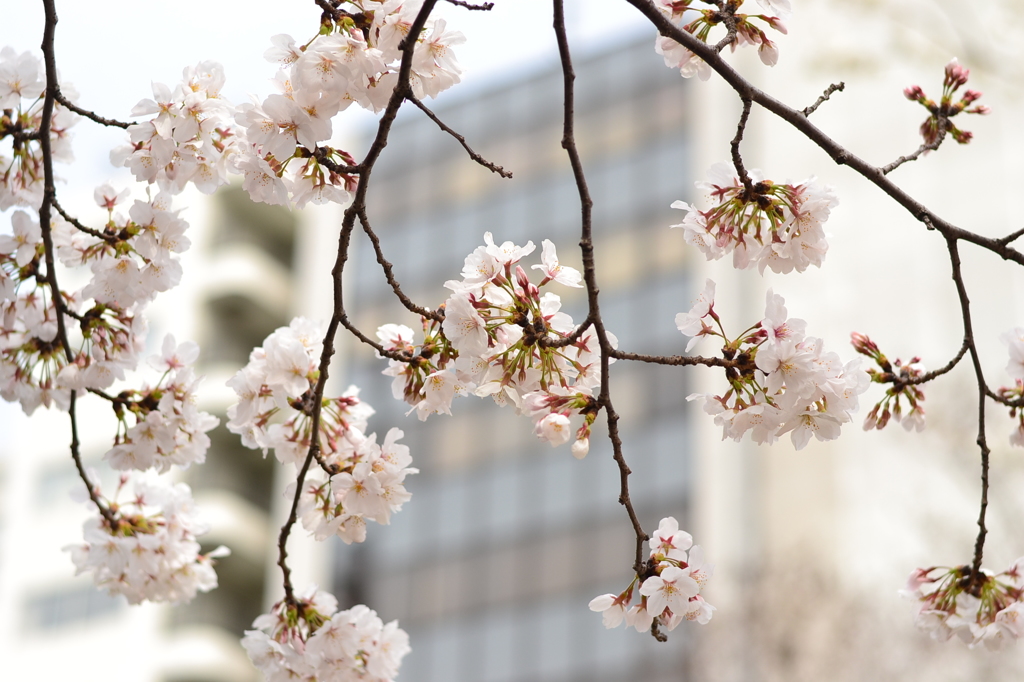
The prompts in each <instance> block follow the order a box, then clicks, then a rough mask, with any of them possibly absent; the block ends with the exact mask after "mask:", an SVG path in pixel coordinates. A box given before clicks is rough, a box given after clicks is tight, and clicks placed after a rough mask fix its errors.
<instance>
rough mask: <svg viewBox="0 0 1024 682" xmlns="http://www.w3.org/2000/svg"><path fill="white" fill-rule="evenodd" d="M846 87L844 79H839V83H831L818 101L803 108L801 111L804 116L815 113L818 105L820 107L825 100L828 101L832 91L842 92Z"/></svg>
mask: <svg viewBox="0 0 1024 682" xmlns="http://www.w3.org/2000/svg"><path fill="white" fill-rule="evenodd" d="M845 89H846V83H844V82H842V81H839V82H838V83H833V84H832V85H830V86H828V87H827V88H825V92H824V94H822V96H821V97H819V98H818V101H816V102H815V103H814V104H812V105H811V106H809V107H806V108H805V109H803V111H802V112H801V113H802V114H803V115H804V116H810V115H811V114H813V113H814V112H815V111H817V110H818V107H820V106H821V105H822V104H824V103H825V102H827V101H828V98H829V97H831V96H832V93H834V92H842V91H843V90H845Z"/></svg>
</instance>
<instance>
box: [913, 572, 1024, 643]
mask: <svg viewBox="0 0 1024 682" xmlns="http://www.w3.org/2000/svg"><path fill="white" fill-rule="evenodd" d="M1022 568H1024V557H1022V558H1020V559H1017V560H1016V561H1014V562H1013V563H1012V564H1011V565H1010V568H1008V569H1007V570H1006V571H1003V572H1002V573H998V574H993V573H992V572H991V571H988V570H985V569H981V571H980V572H979V573H977V574H975V573H974V572H973V570H972V568H971V567H970V566H958V567H953V568H949V567H943V566H935V567H932V568H919V569H915V570H914V572H913V573H911V574H910V577H909V578H908V579H907V587H906V589H905V590H903V591H902V592H901V594H903V596H905V597H908V598H910V599H914V600H915V601H917V602H918V603H919V607H920V610H919V611H918V612H917V615H916V617H915V621H916V623H917V626H918V627H919V628H921V629H922V630H924V631H925V632H927V633H928V634H929V635H931V637H932V638H933V639H937V640H940V641H945V640H948V639H950V638H951V637H953V636H954V635H955V636H956V637H957V638H958V639H960V641H962V642H964V643H965V644H967V645H968V646H969V647H971V648H974V647H976V646H978V645H984V646H985V647H986V648H988V649H998V648H1000V647H1001V646H1003V645H1004V644H1006V643H1008V642H1011V641H1013V640H1016V639H1019V638H1020V637H1021V636H1022V635H1024V620H1022V618H1024V601H1022V597H1024V579H1022V575H1024V571H1022Z"/></svg>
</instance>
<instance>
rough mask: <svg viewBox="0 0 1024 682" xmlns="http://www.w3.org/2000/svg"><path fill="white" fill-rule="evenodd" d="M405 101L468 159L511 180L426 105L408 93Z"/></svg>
mask: <svg viewBox="0 0 1024 682" xmlns="http://www.w3.org/2000/svg"><path fill="white" fill-rule="evenodd" d="M449 1H450V0H449ZM406 99H407V100H409V101H410V102H412V103H413V104H415V105H416V106H417V107H419V109H420V111H422V112H423V113H424V114H426V115H427V117H428V118H430V120H431V121H433V122H434V123H436V124H437V127H439V128H440V129H441V130H443V131H444V132H446V133H448V134H449V135H451V136H452V137H454V138H455V139H456V140H458V141H459V144H461V145H462V148H463V149H465V150H466V153H467V154H469V158H471V159H473V160H474V161H476V162H477V163H478V164H480V165H481V166H483V167H484V168H486V169H487V170H489V171H491V172H492V173H497V174H498V175H500V176H501V177H503V178H506V179H511V178H512V172H511V171H507V170H505V169H504V168H502V167H501V166H499V165H497V164H494V163H491V162H490V161H488V160H487V159H485V158H484V157H482V156H480V155H479V154H477V153H476V152H475V151H473V150H472V149H471V148H470V146H469V145H468V144H466V138H465V137H463V136H462V135H459V134H458V133H457V132H455V131H454V130H452V129H451V128H449V127H448V126H447V125H445V123H444V121H442V120H441V119H439V118H438V117H437V115H436V114H434V112H433V111H431V110H430V109H428V108H427V105H426V104H424V103H423V102H421V101H420V100H418V99H416V97H415V96H414V95H412V94H411V93H410V94H409V95H407V96H406Z"/></svg>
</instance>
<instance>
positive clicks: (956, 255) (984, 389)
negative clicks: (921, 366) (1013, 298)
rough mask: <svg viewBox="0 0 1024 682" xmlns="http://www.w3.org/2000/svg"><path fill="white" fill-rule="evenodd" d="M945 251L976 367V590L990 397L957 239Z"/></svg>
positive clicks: (985, 494)
mask: <svg viewBox="0 0 1024 682" xmlns="http://www.w3.org/2000/svg"><path fill="white" fill-rule="evenodd" d="M946 247H947V249H948V250H949V262H950V265H951V266H952V270H953V273H952V276H953V281H954V282H955V283H956V293H957V297H958V298H959V300H960V315H961V317H962V318H963V322H964V345H966V346H968V348H969V349H970V351H971V363H972V364H973V365H974V376H975V378H976V380H977V384H978V439H977V443H978V448H979V449H980V450H981V510H980V511H979V512H978V538H977V540H975V542H974V561H973V563H972V565H971V583H972V585H973V586H974V587H978V586H980V582H979V581H980V580H981V578H982V573H981V559H982V555H983V553H984V549H985V536H986V535H987V534H988V528H986V526H985V512H986V511H987V510H988V465H989V448H988V442H987V440H986V437H985V399H986V397H987V395H988V393H989V390H988V386H987V385H986V383H985V374H984V372H983V371H982V369H981V358H980V357H979V355H978V348H977V346H976V345H975V343H974V328H973V325H972V323H971V301H970V299H969V298H968V297H967V287H966V285H965V284H964V278H963V273H962V271H961V267H960V250H959V249H958V248H957V243H956V240H955V239H950V238H947V239H946Z"/></svg>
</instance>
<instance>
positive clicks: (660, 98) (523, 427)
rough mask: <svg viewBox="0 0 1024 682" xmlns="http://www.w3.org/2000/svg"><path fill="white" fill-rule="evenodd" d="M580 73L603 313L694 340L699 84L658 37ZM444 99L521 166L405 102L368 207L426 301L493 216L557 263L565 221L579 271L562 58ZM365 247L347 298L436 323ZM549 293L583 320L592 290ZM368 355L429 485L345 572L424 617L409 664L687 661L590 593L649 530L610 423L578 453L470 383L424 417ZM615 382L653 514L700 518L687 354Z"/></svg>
mask: <svg viewBox="0 0 1024 682" xmlns="http://www.w3.org/2000/svg"><path fill="white" fill-rule="evenodd" d="M575 70H576V74H577V78H576V115H577V118H576V133H577V143H578V145H579V147H580V151H581V154H582V157H583V160H584V164H585V166H586V171H587V180H588V183H589V187H590V192H591V193H592V195H593V196H594V198H595V213H594V238H595V244H596V250H597V258H598V264H597V268H598V276H599V280H600V282H601V309H602V312H603V315H604V318H605V321H606V323H607V325H608V328H609V329H610V330H612V331H613V332H614V333H615V334H616V335H617V336H618V338H619V340H620V342H621V344H622V345H623V346H624V347H628V348H630V349H634V350H636V351H639V352H647V353H655V354H661V353H667V354H672V353H678V352H679V351H681V344H682V341H683V339H682V337H681V336H680V335H679V332H678V331H677V330H676V329H675V326H674V324H673V322H672V320H673V317H674V315H675V313H676V312H678V311H679V310H680V309H681V308H680V306H681V305H682V302H685V301H688V300H689V299H690V298H691V295H690V294H689V293H688V292H689V290H690V289H691V288H693V287H691V286H690V284H691V282H690V280H689V275H688V272H687V268H686V265H685V263H684V262H683V253H684V250H683V245H682V240H681V239H678V238H677V237H678V235H677V234H673V233H671V232H670V231H669V230H668V229H667V226H668V225H669V224H670V223H671V222H672V219H673V218H674V217H677V216H678V215H681V214H678V212H674V211H672V210H671V209H670V208H669V205H670V204H671V203H672V201H673V200H675V199H679V198H681V197H682V196H686V195H687V194H688V192H689V190H688V189H687V188H690V187H692V186H693V180H692V160H691V138H692V134H693V130H692V126H691V121H690V120H689V119H688V116H687V111H688V92H689V87H687V84H686V83H684V82H683V81H682V80H681V79H680V78H679V75H678V73H675V72H673V71H670V70H667V69H665V68H664V67H663V66H662V65H661V58H660V57H659V56H658V55H656V54H655V53H654V50H653V49H652V47H651V41H650V40H649V39H648V38H647V37H644V39H643V40H641V41H639V42H636V41H632V42H628V43H618V44H613V45H610V46H603V47H602V48H601V50H600V52H599V53H594V54H589V55H588V54H586V53H583V54H581V55H580V56H578V57H577V61H576V63H575ZM446 102H447V103H445V104H440V105H438V106H437V108H436V113H437V114H438V115H439V116H440V117H441V119H442V120H444V121H445V122H446V123H447V124H448V125H450V126H451V127H452V128H454V129H455V130H457V131H458V132H459V133H461V134H463V135H465V137H466V139H467V141H468V142H469V144H470V145H471V146H472V147H473V148H474V149H475V150H476V151H478V152H480V153H481V154H482V155H483V156H484V157H485V158H487V159H488V160H490V161H493V162H494V163H497V164H499V165H502V166H503V167H504V168H506V169H508V170H511V171H512V172H513V173H514V176H515V177H514V180H512V181H509V180H503V179H501V178H500V177H498V176H497V175H494V174H491V173H489V172H488V171H487V170H486V169H484V168H482V167H480V166H478V165H477V164H475V163H473V162H472V161H471V160H470V159H469V158H468V157H467V156H466V153H465V152H464V150H463V149H462V148H461V147H460V146H459V144H458V143H457V142H456V141H455V140H454V139H452V138H451V137H449V136H448V135H446V134H445V133H443V132H442V131H440V130H439V129H438V128H437V126H436V125H435V124H434V123H432V122H431V121H430V120H428V119H427V118H426V117H425V116H424V115H423V114H422V113H421V112H419V111H418V110H416V109H414V108H412V107H409V110H408V111H404V112H403V115H402V116H400V117H399V122H398V123H396V125H395V127H394V129H393V130H392V133H391V137H390V140H389V145H388V148H387V152H386V153H385V154H384V155H383V156H382V157H381V160H380V162H379V164H378V165H377V167H376V168H375V170H374V176H373V180H374V181H373V183H371V187H372V189H371V196H370V199H369V207H370V220H371V221H372V224H373V226H374V228H375V230H376V231H377V233H378V234H379V236H380V237H381V240H382V242H383V247H384V251H385V254H386V255H387V257H388V259H389V260H391V261H392V262H393V263H394V266H395V273H396V276H397V278H398V279H399V281H400V282H401V283H402V286H403V288H404V290H405V291H406V292H407V293H408V294H409V295H410V296H411V297H412V298H413V299H414V300H415V301H417V302H418V303H420V304H421V305H426V306H428V307H429V306H436V305H439V304H440V303H442V302H443V301H444V300H445V298H446V297H447V293H446V290H445V289H443V288H442V284H443V282H444V281H445V280H448V279H458V277H459V272H460V271H461V269H462V264H463V259H464V258H465V256H466V255H467V254H469V253H470V252H471V251H472V250H473V249H474V248H476V247H477V246H478V245H481V244H483V234H484V232H487V231H489V232H491V233H493V235H494V239H495V241H496V242H499V243H500V242H502V241H506V240H511V241H514V242H515V243H517V244H525V243H526V242H527V241H533V243H534V244H536V245H537V251H536V252H535V253H534V254H533V255H531V256H528V257H527V258H526V259H524V261H523V262H524V263H528V262H530V263H532V262H539V255H540V242H541V240H543V239H545V238H547V239H551V240H552V241H553V242H554V243H555V245H556V246H557V248H558V253H559V257H560V259H561V261H562V262H563V263H566V264H569V265H573V266H575V267H578V268H581V264H580V261H579V258H580V256H579V249H578V247H577V243H578V241H579V238H580V207H579V200H578V195H577V192H576V188H575V184H574V181H573V178H572V174H571V170H570V167H569V163H568V158H567V156H566V155H565V153H564V151H563V150H562V149H561V147H560V144H559V141H560V139H561V135H562V73H561V70H560V68H559V67H557V65H555V64H550V65H548V66H546V67H545V68H543V69H540V70H538V71H536V72H535V73H532V74H529V75H527V76H525V77H521V78H518V79H517V80H515V81H513V82H507V83H504V84H501V85H499V86H494V87H493V88H492V89H490V90H488V91H486V92H479V93H471V94H469V96H466V97H465V98H464V99H462V100H455V101H452V100H451V99H449V100H446ZM673 213H676V214H677V215H676V216H673V215H672V214H673ZM357 248H358V254H357V255H356V257H355V258H354V259H353V260H354V262H355V263H356V264H357V265H355V266H354V268H353V271H352V275H351V279H350V281H349V284H348V287H347V292H348V294H347V299H346V302H347V305H348V307H349V310H350V312H351V313H352V315H353V317H354V319H355V320H356V321H357V323H358V324H359V326H360V327H361V328H362V329H363V330H364V331H367V332H370V333H372V331H373V330H374V329H375V328H376V327H377V326H378V325H380V324H384V323H386V322H401V323H405V324H408V325H409V326H410V327H413V328H414V329H418V328H419V321H418V320H416V319H414V318H413V317H412V316H411V315H410V314H409V313H408V312H406V311H404V310H403V309H402V308H401V307H400V306H399V305H398V304H397V302H396V301H395V298H394V295H393V294H392V292H391V290H390V288H389V287H388V286H387V284H386V283H385V281H384V278H383V276H382V273H381V271H380V269H379V268H378V267H376V266H375V259H374V255H373V251H372V248H371V245H370V244H369V243H368V240H366V239H362V240H361V241H359V242H358V245H357ZM549 290H550V291H554V292H555V293H557V294H559V295H560V296H561V297H562V299H563V304H564V307H563V310H567V311H568V312H570V314H572V315H573V318H574V319H575V320H581V319H583V317H584V316H585V299H584V296H583V294H582V290H573V289H569V288H567V287H559V286H558V285H553V286H551V287H550V289H549ZM682 307H683V308H686V307H688V306H687V305H682ZM656 320H660V324H656V323H653V321H656ZM352 356H353V357H354V358H359V360H358V361H354V362H353V363H352V369H351V372H350V376H351V377H352V381H353V383H356V384H358V385H359V386H360V387H362V396H363V397H364V398H365V399H366V400H368V401H369V402H370V404H371V405H373V406H374V407H375V408H376V409H377V414H376V416H375V417H374V418H373V420H372V421H371V427H373V428H374V429H375V430H377V431H378V432H382V431H383V430H386V429H387V428H388V427H390V426H399V427H401V428H402V429H403V430H404V431H405V433H406V436H405V442H408V444H409V445H410V447H411V448H412V454H413V458H414V462H413V464H414V466H418V467H419V468H420V470H421V473H420V474H419V475H417V476H413V477H410V478H409V479H407V483H406V485H407V487H408V489H409V490H410V491H411V492H412V494H413V498H412V500H411V501H410V502H409V503H407V504H406V506H405V508H404V509H403V511H402V512H401V513H399V514H396V515H395V516H394V517H393V518H392V522H391V525H390V526H388V527H377V526H375V525H373V524H371V526H370V528H369V529H368V539H367V542H366V543H365V544H364V545H362V546H353V547H341V548H340V551H339V562H338V566H337V578H336V583H337V585H338V587H339V588H345V589H346V590H347V592H348V595H347V596H348V599H349V601H362V602H365V603H367V604H369V605H371V607H372V608H374V609H376V610H377V611H378V613H379V614H380V615H381V617H382V618H384V619H385V621H387V620H390V619H393V618H397V619H398V620H399V622H400V624H401V626H402V627H403V628H404V629H406V630H407V631H408V632H409V635H410V637H411V639H412V647H413V651H412V653H411V654H410V655H409V656H408V657H407V659H406V661H405V662H404V664H403V666H402V672H401V680H402V681H403V682H441V681H444V682H463V681H465V682H469V681H470V680H472V681H474V682H477V681H482V682H519V681H523V682H526V681H527V680H530V681H533V680H544V681H545V682H548V681H550V682H559V681H562V680H566V681H568V680H589V681H592V682H604V681H609V682H610V681H612V680H615V681H619V680H625V679H645V680H650V681H651V682H654V681H656V680H666V681H667V680H680V679H686V678H687V677H688V675H687V660H686V655H685V654H686V651H687V647H686V646H685V645H684V644H683V642H685V641H686V639H687V637H688V634H687V632H686V628H684V627H681V628H679V629H677V630H676V631H675V632H674V633H672V635H673V640H675V641H674V644H673V645H671V646H666V645H661V644H658V643H657V642H655V641H654V640H653V639H652V638H651V636H650V635H649V634H648V635H642V634H638V633H636V632H632V633H626V636H623V635H624V633H623V632H622V631H621V630H620V631H617V632H615V631H612V632H609V631H606V630H605V629H604V627H603V626H602V623H601V617H600V615H599V614H595V613H592V612H590V611H589V610H588V609H587V603H588V602H589V601H590V600H591V599H592V598H593V597H595V596H597V595H598V594H602V593H606V592H616V593H617V592H619V591H621V590H623V589H625V587H627V586H628V584H629V581H630V579H631V578H632V572H631V566H632V562H633V558H632V557H633V552H634V550H633V547H634V541H633V534H632V529H631V526H630V524H629V520H628V517H627V515H626V513H625V511H624V509H623V508H622V507H621V506H620V505H618V504H617V498H618V491H619V471H618V468H617V467H616V465H615V463H614V461H613V460H612V458H611V453H610V448H609V446H608V442H607V438H606V437H603V436H602V435H601V434H600V432H598V433H595V435H594V437H593V438H592V439H591V443H592V448H591V451H590V454H589V455H588V456H587V458H586V459H585V460H583V461H576V460H575V459H573V457H572V456H571V454H570V452H569V447H568V445H566V446H564V447H561V448H558V449H552V448H551V446H550V445H548V444H547V443H544V442H541V441H540V440H538V439H537V438H536V437H535V436H534V435H533V433H532V422H531V421H530V420H529V419H527V418H524V417H517V416H516V415H515V414H514V412H513V410H512V409H511V408H506V409H500V408H498V407H497V406H496V405H494V404H493V402H492V401H491V400H490V399H478V398H473V397H470V398H461V399H458V400H456V402H455V403H454V404H453V407H452V409H453V413H454V415H455V416H454V417H445V416H434V417H431V418H430V419H429V420H428V421H427V422H424V423H421V422H419V421H417V420H416V417H415V415H411V416H408V417H406V416H403V415H404V413H405V412H406V411H407V409H408V407H409V406H408V405H406V404H404V403H400V402H398V401H395V400H394V399H393V398H392V396H391V390H390V383H391V380H390V379H389V378H387V377H383V376H381V375H380V371H381V370H382V369H384V368H385V367H386V361H381V360H378V359H375V358H373V357H372V353H368V352H366V350H365V348H353V349H352ZM612 382H613V386H614V395H615V405H616V408H617V410H618V411H619V412H620V413H621V414H622V417H623V419H622V422H621V425H622V426H621V428H622V429H623V438H624V442H625V456H626V459H627V461H628V463H629V465H630V467H631V468H632V469H633V472H634V473H633V475H632V476H631V477H630V495H631V497H632V499H633V501H634V504H635V505H636V508H637V511H638V513H639V515H640V518H641V520H642V521H643V524H644V527H645V528H648V529H653V528H656V527H657V524H658V520H659V519H660V518H661V517H663V516H666V515H674V516H676V517H677V518H678V519H679V521H680V523H681V524H682V525H683V526H684V527H686V524H687V522H688V521H689V515H690V494H691V491H692V489H693V485H694V483H693V479H692V475H691V466H690V461H691V438H690V433H689V423H688V418H687V416H686V412H685V411H684V409H683V406H684V404H685V401H684V399H685V396H686V395H687V393H688V391H687V390H686V386H685V383H684V379H683V376H682V373H680V372H673V371H666V370H665V368H659V367H655V366H645V365H641V364H638V363H630V364H629V366H626V364H625V363H622V364H619V365H616V366H615V367H614V368H613V372H612ZM598 422H599V424H600V423H602V422H603V418H602V419H599V420H598ZM339 591H341V590H340V589H339ZM630 635H632V636H630Z"/></svg>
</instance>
